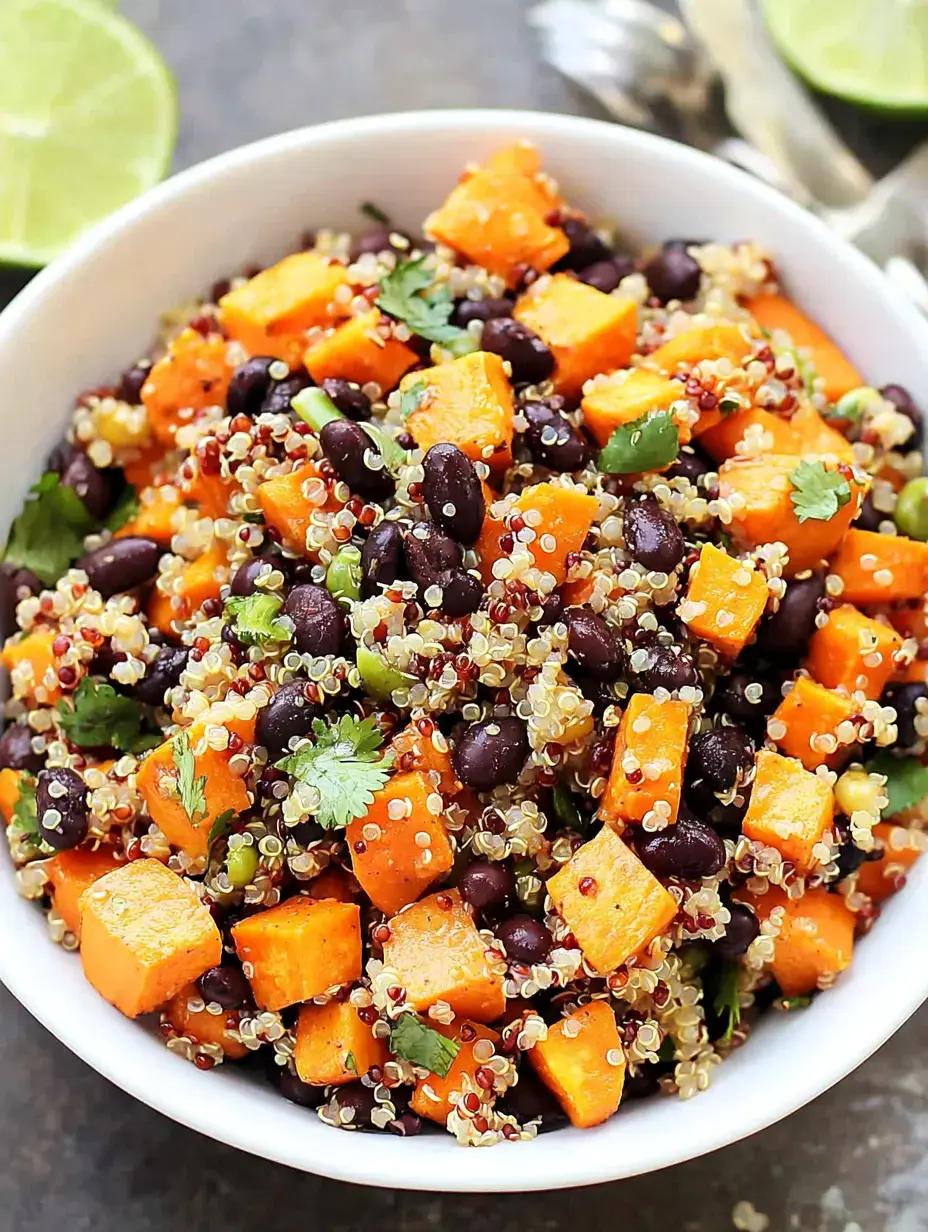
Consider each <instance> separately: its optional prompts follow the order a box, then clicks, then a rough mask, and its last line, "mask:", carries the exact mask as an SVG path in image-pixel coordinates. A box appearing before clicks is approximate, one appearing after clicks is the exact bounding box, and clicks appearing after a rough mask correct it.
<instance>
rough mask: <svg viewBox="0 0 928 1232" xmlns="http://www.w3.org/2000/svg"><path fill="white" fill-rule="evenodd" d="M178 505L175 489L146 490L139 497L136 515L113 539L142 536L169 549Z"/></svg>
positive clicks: (176, 490)
mask: <svg viewBox="0 0 928 1232" xmlns="http://www.w3.org/2000/svg"><path fill="white" fill-rule="evenodd" d="M180 505H181V496H180V492H179V491H178V489H177V488H175V487H172V486H166V487H161V488H146V489H144V490H143V491H142V492H141V493H140V495H139V511H138V513H137V514H136V516H135V517H134V518H133V519H132V520H131V521H130V522H127V523H126V524H125V526H123V527H121V528H120V529H119V530H118V531H117V532H116V534H115V536H114V538H116V539H122V538H125V536H126V535H142V536H144V537H145V538H147V539H154V541H155V543H160V544H161V546H162V547H163V548H169V547H170V546H171V540H172V539H173V537H174V526H173V519H174V514H175V513H176V512H177V510H178V509H179V508H180Z"/></svg>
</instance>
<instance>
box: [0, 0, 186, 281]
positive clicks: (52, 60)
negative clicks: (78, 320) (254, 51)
mask: <svg viewBox="0 0 928 1232" xmlns="http://www.w3.org/2000/svg"><path fill="white" fill-rule="evenodd" d="M176 134H177V98H176V93H175V89H174V80H173V78H172V76H171V73H170V71H169V70H168V68H167V67H166V65H165V63H164V61H163V60H162V59H161V57H160V56H159V54H158V52H157V51H156V50H155V49H154V47H152V45H151V44H150V43H149V42H148V41H147V39H145V38H144V37H143V36H142V35H141V34H140V33H139V32H138V30H136V28H135V27H134V26H133V25H132V24H131V23H130V22H128V21H126V20H125V18H123V17H120V16H119V15H118V14H117V13H115V12H112V11H111V9H110V8H109V7H107V5H105V4H103V3H101V2H100V0H0V262H6V263H7V264H13V265H28V266H39V265H46V264H47V263H48V262H49V261H51V260H52V259H53V258H54V257H56V256H57V255H58V254H59V253H60V252H61V251H62V250H63V249H65V248H66V247H67V246H68V244H70V243H71V242H72V241H73V240H74V239H76V238H77V236H78V235H80V233H81V232H82V231H84V230H85V229H86V228H87V227H89V226H90V225H91V224H92V223H95V222H97V221H98V220H99V219H101V218H104V217H106V215H107V214H109V213H110V212H111V211H112V210H115V209H116V208H117V207H118V206H120V205H123V204H124V203H125V202H126V201H129V200H131V199H132V198H133V197H135V196H137V195H138V193H140V192H142V191H143V190H144V189H146V188H149V187H151V185H152V184H155V183H157V182H158V180H160V179H161V178H162V176H163V175H164V174H165V172H166V171H167V169H168V167H169V165H170V161H171V153H172V151H173V148H174V140H175V137H176Z"/></svg>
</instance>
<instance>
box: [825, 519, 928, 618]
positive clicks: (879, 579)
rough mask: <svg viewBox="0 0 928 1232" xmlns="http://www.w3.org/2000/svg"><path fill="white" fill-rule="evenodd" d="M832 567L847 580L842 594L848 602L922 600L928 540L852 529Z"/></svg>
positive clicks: (927, 571)
mask: <svg viewBox="0 0 928 1232" xmlns="http://www.w3.org/2000/svg"><path fill="white" fill-rule="evenodd" d="M829 571H830V572H831V573H836V574H837V575H838V577H839V578H840V579H841V581H842V582H843V583H844V590H843V591H842V592H841V597H842V599H845V600H846V601H847V602H848V603H858V604H862V605H863V606H864V607H866V606H867V605H868V604H872V603H893V602H898V601H899V600H902V599H918V600H921V599H922V598H923V597H924V595H925V592H926V591H928V543H920V542H919V541H918V540H917V539H905V538H903V536H902V535H882V534H880V532H879V531H873V530H854V529H851V530H849V531H848V533H847V535H846V536H845V538H844V541H843V543H842V544H841V546H840V548H839V549H838V552H837V554H836V555H835V557H834V559H833V560H832V562H831V568H830V570H829Z"/></svg>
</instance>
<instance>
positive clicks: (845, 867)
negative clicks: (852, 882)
mask: <svg viewBox="0 0 928 1232" xmlns="http://www.w3.org/2000/svg"><path fill="white" fill-rule="evenodd" d="M871 854H873V853H871V852H867V851H861V849H860V848H859V847H858V846H857V844H856V843H853V842H851V839H850V837H848V838H846V839H845V841H844V842H843V843H842V844H841V846H840V847H839V848H838V858H837V860H836V861H835V863H836V864H837V865H838V871H837V873H836V875H835V878H834V881H833V882H832V885H833V886H837V885H838V882H840V881H843V880H844V878H845V877H850V875H851V873H856V872H857V870H858V869H859V868H860V866H861V865H862V864H866V862H867V857H868V856H869V855H871ZM876 854H877V855H878V856H879V855H882V854H883V853H882V852H877V853H876Z"/></svg>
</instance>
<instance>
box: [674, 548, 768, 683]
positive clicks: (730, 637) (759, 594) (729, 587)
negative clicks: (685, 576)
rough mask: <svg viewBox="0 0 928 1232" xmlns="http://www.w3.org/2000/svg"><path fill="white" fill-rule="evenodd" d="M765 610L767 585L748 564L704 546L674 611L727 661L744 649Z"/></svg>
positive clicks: (757, 570) (751, 564)
mask: <svg viewBox="0 0 928 1232" xmlns="http://www.w3.org/2000/svg"><path fill="white" fill-rule="evenodd" d="M766 606H767V582H766V580H765V578H764V575H763V574H762V573H761V572H760V570H759V569H756V568H755V567H754V565H753V563H752V562H751V561H743V560H737V559H736V558H735V557H734V556H729V555H728V553H727V552H724V551H722V549H721V548H717V547H715V546H714V545H713V544H711V543H707V544H706V545H705V546H704V547H703V549H702V551H701V552H700V553H699V560H698V561H697V562H696V564H695V565H693V567H692V569H691V570H690V578H689V585H688V586H687V590H686V598H685V599H684V601H683V602H682V603H681V604H680V606H679V607H678V608H677V612H678V614H679V616H680V619H681V620H683V621H684V623H686V624H687V625H689V627H690V628H691V629H692V631H693V632H694V633H695V634H696V636H697V637H701V638H703V639H704V640H705V641H707V642H710V643H711V644H712V645H713V646H714V647H715V648H716V650H718V651H719V652H720V653H721V654H723V655H725V656H726V657H728V658H732V659H733V658H735V657H736V656H737V655H738V654H740V653H741V651H742V650H743V649H744V647H745V645H746V644H747V642H748V639H749V638H750V637H751V635H752V633H753V632H754V630H755V628H756V627H757V623H758V621H759V620H760V618H761V616H763V614H764V608H765V607H766Z"/></svg>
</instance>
